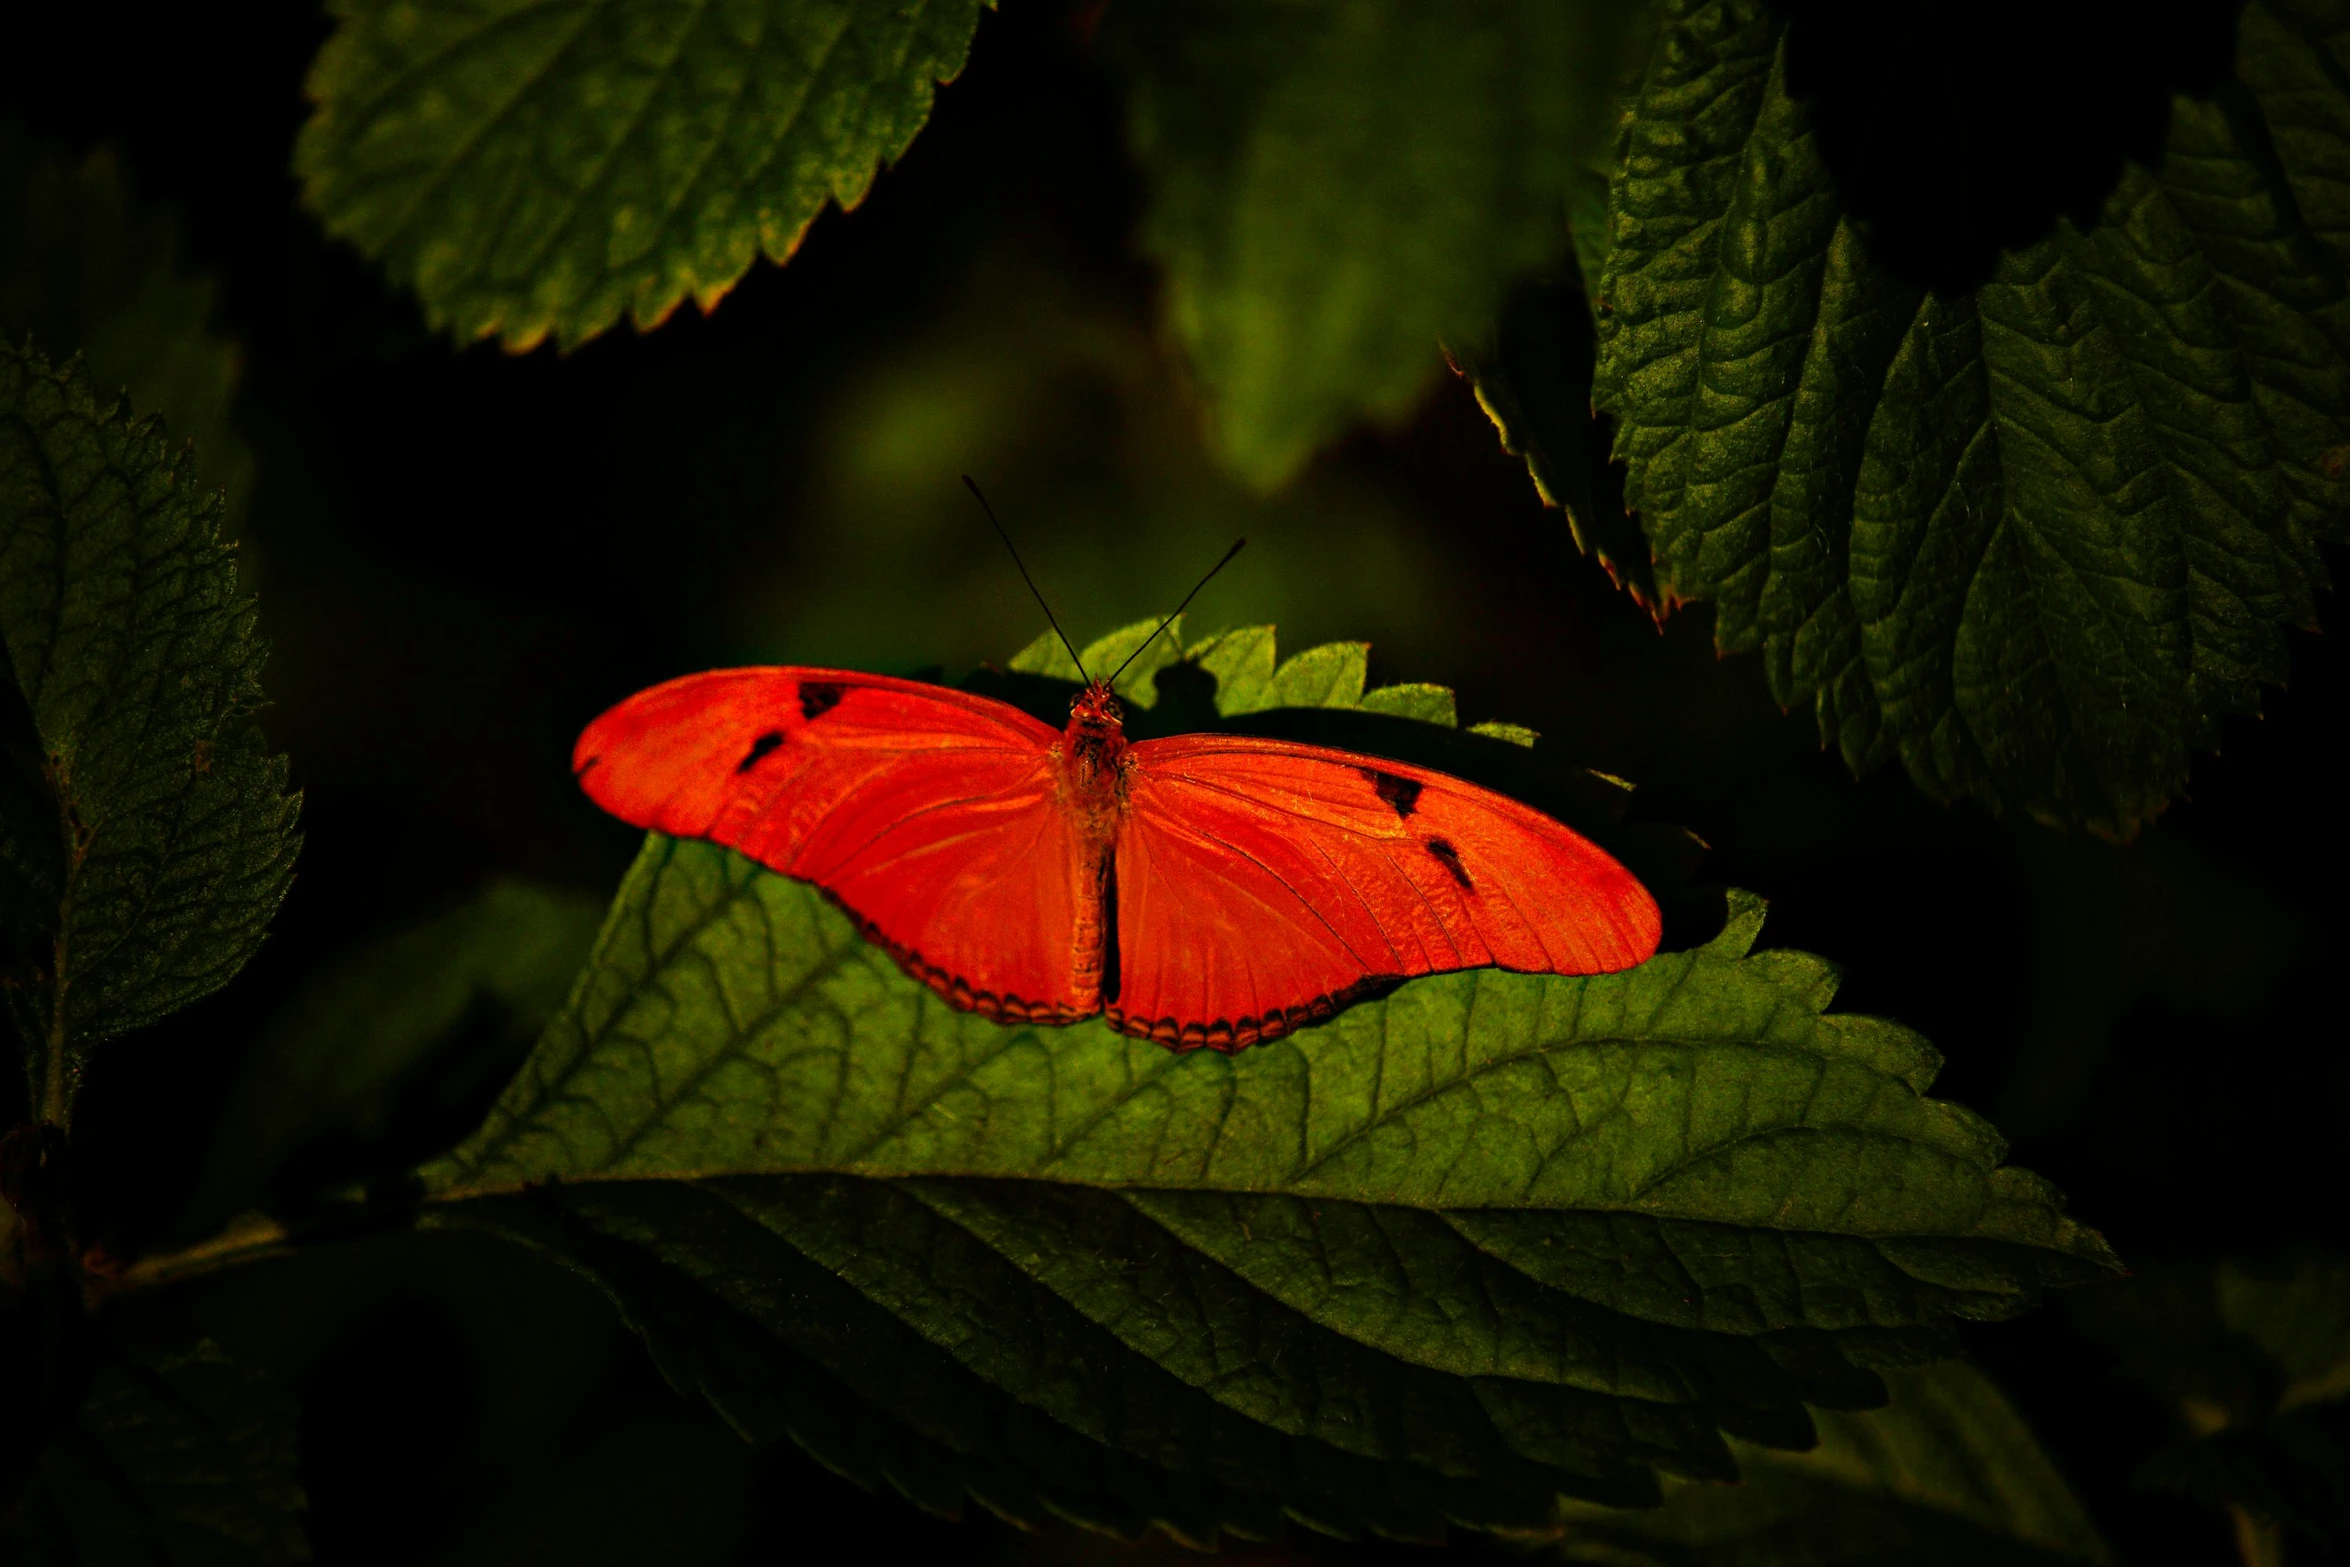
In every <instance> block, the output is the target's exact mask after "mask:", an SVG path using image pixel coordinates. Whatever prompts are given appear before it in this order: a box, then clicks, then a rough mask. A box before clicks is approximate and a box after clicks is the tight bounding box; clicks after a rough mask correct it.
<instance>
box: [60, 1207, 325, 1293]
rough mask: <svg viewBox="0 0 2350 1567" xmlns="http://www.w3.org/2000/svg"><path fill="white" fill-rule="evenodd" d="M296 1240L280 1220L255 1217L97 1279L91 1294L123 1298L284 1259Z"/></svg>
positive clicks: (94, 1281) (92, 1284)
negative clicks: (210, 1275)
mask: <svg viewBox="0 0 2350 1567" xmlns="http://www.w3.org/2000/svg"><path fill="white" fill-rule="evenodd" d="M295 1239H296V1238H295V1235H294V1233H293V1231H292V1230H290V1229H288V1228H287V1227H286V1226H285V1225H284V1224H282V1223H280V1222H279V1221H277V1220H276V1219H265V1218H261V1217H259V1216H252V1217H248V1218H246V1219H242V1220H239V1221H237V1222H235V1223H233V1224H231V1225H230V1226H229V1227H228V1228H227V1229H225V1230H222V1231H221V1232H220V1233H219V1234H218V1235H215V1236H213V1237H211V1238H210V1239H209V1240H201V1241H198V1242H196V1243H195V1244H194V1245H193V1246H185V1247H182V1248H181V1249H180V1250H178V1251H166V1252H157V1253H155V1254H154V1255H152V1256H146V1257H141V1258H140V1259H139V1260H138V1261H136V1262H134V1263H132V1264H130V1265H129V1266H128V1267H126V1268H123V1269H122V1270H120V1271H119V1272H115V1273H111V1274H104V1275H98V1276H95V1277H93V1278H92V1280H91V1283H90V1290H91V1292H92V1293H93V1294H94V1295H98V1296H107V1295H123V1294H128V1293H130V1292H131V1291H133V1290H141V1289H149V1288H152V1287H154V1286H155V1285H158V1284H176V1283H178V1282H179V1281H181V1280H183V1279H193V1278H200V1277H202V1276H203V1275H205V1274H207V1273H217V1272H219V1271H221V1270H222V1269H224V1268H233V1267H237V1266H239V1265H240V1264H243V1263H248V1262H260V1261H262V1260H263V1259H265V1258H269V1257H277V1256H283V1255H285V1254H286V1253H287V1252H290V1251H292V1250H293V1249H294V1245H295Z"/></svg>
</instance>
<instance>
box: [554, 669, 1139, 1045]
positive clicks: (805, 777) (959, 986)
mask: <svg viewBox="0 0 2350 1567" xmlns="http://www.w3.org/2000/svg"><path fill="white" fill-rule="evenodd" d="M1056 737H1057V732H1056V731H1055V730H1053V729H1052V728H1050V727H1048V726H1047V725H1044V724H1041V723H1038V722H1037V721H1036V720H1035V719H1033V718H1030V717H1028V716H1027V715H1026V714H1024V713H1022V712H1020V711H1019V710H1017V709H1016V708H1012V707H1009V706H1007V705H1005V704H1004V703H1001V702H995V701H990V700H989V699H987V698H985V697H978V696H973V695H970V694H969V693H966V692H961V691H955V690H952V689H950V688H947V687H942V686H933V685H927V684H924V683H922V682H919V681H912V680H897V679H892V678H890V677H888V676H882V675H863V674H855V673H851V672H848V671H843V670H828V669H805V668H791V667H781V668H763V669H727V670H715V671H712V672H710V673H708V674H702V675H688V676H685V677H683V678H681V679H677V680H672V681H669V682H667V683H666V684H663V685H659V686H655V687H653V688H652V689H651V690H649V691H642V692H639V693H638V694H637V695H635V696H633V697H630V698H629V699H628V700H627V701H625V702H622V703H621V704H620V705H619V706H617V707H615V708H613V709H612V710H611V711H610V712H607V713H606V714H604V715H603V716H602V717H601V718H599V719H597V720H596V721H595V722H594V723H593V724H590V725H589V726H588V728H587V730H586V731H585V732H584V733H583V734H582V735H581V736H580V738H579V744H578V746H577V748H576V749H575V751H574V753H573V768H574V770H575V771H576V772H577V773H578V775H579V781H580V785H581V787H582V788H583V789H585V790H586V791H587V793H588V794H589V796H590V797H591V798H593V799H594V800H595V801H596V803H597V804H599V805H601V806H603V807H604V808H605V809H606V810H608V811H611V812H612V813H613V814H614V815H616V816H618V817H620V818H621V819H622V820H624V821H628V822H631V823H633V824H635V825H637V826H640V827H649V828H653V829H655V830H657V831H660V832H665V833H669V834H671V835H673V836H677V837H688V838H703V839H707V840H709V841H710V842H713V843H718V844H722V845H724V846H726V847H728V848H731V849H736V850H739V851H741V852H742V853H744V854H746V855H749V856H750V857H751V858H752V859H755V860H757V861H758V862H759V863H760V864H762V865H765V866H767V867H768V868H769V869H771V870H776V871H781V872H783V873H784V874H785V875H788V876H795V877H798V878H800V879H801V880H803V881H808V882H812V883H814V884H815V885H817V886H819V887H821V888H823V889H824V891H825V892H827V893H828V894H830V895H831V896H832V898H833V899H834V900H835V901H836V902H838V903H839V904H840V905H841V906H842V907H843V908H845V909H846V910H847V911H848V912H849V913H850V914H851V915H852V916H854V917H855V918H856V920H857V921H858V924H859V926H860V927H861V928H862V929H863V930H864V932H865V933H866V934H867V935H868V936H870V937H871V938H873V939H874V940H875V941H877V942H879V943H880V944H881V945H882V946H883V947H885V948H886V949H888V951H889V952H890V953H891V955H892V956H893V957H895V958H896V959H897V960H898V962H899V963H900V964H901V965H902V966H903V967H904V968H905V969H906V970H907V971H908V972H909V973H912V974H913V975H915V976H916V977H917V978H919V979H921V980H923V981H924V982H925V983H927V984H929V985H930V986H931V987H932V988H933V989H935V990H937V991H938V992H939V993H940V994H942V995H944V996H946V997H947V998H948V999H950V1000H952V1001H954V1002H955V1003H956V1004H957V1005H959V1006H966V1007H970V1008H973V1009H975V1010H978V1011H981V1012H985V1013H987V1014H988V1015H990V1016H994V1017H999V1018H1010V1019H1015V1020H1018V1019H1027V1018H1041V1019H1049V1020H1056V1021H1059V1020H1066V1019H1069V1018H1074V1017H1082V1016H1088V1015H1090V1014H1091V1013H1092V1012H1093V1011H1094V1010H1095V1008H1096V1006H1097V1005H1098V993H1097V990H1096V969H1097V967H1098V956H1091V955H1089V954H1088V953H1087V952H1086V951H1085V949H1084V943H1083V941H1082V940H1081V939H1080V937H1079V932H1080V930H1081V928H1090V926H1091V923H1092V922H1093V921H1094V919H1095V915H1094V912H1093V902H1092V900H1093V899H1094V898H1095V896H1096V892H1095V889H1094V888H1093V886H1092V885H1091V884H1090V882H1089V881H1088V879H1087V875H1086V866H1085V864H1084V863H1083V855H1082V852H1081V849H1082V846H1081V845H1080V844H1079V843H1078V842H1077V841H1076V838H1075V836H1074V834H1073V832H1072V827H1071V823H1070V821H1069V820H1068V814H1067V812H1066V811H1064V810H1062V809H1060V808H1059V806H1058V803H1057V800H1056V797H1055V792H1054V772H1053V766H1052V745H1053V742H1054V740H1055V738H1056Z"/></svg>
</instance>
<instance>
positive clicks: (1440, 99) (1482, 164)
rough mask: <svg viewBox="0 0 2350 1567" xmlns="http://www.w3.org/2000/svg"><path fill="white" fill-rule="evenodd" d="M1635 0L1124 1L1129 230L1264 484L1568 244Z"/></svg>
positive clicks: (1387, 415) (1224, 434)
mask: <svg viewBox="0 0 2350 1567" xmlns="http://www.w3.org/2000/svg"><path fill="white" fill-rule="evenodd" d="M1641 14H1642V12H1641V8H1639V7H1634V6H1628V5H1622V4H1616V3H1612V0H1570V3H1557V0H1371V3H1365V0H1343V3H1342V0H1298V3H1289V4H1281V5H1266V4H1261V3H1256V0H1220V3H1217V4H1212V5H1210V4H1201V3H1198V0H1189V3H1175V0H1140V3H1134V4H1121V5H1118V6H1116V7H1113V8H1112V9H1111V12H1110V15H1109V20H1108V22H1107V24H1106V28H1105V36H1106V38H1107V41H1108V43H1109V45H1110V47H1111V49H1112V51H1113V53H1114V54H1115V55H1116V56H1117V57H1118V58H1119V59H1120V60H1121V61H1122V62H1123V63H1124V64H1125V65H1126V67H1127V71H1128V74H1129V76H1130V77H1131V79H1132V81H1133V97H1132V117H1131V125H1132V137H1133V143H1134V148H1135V151H1136V155H1137V156H1138V158H1139V159H1140V161H1141V163H1142V165H1143V168H1144V171H1145V172H1146V173H1147V174H1148V175H1149V177H1150V180H1151V207H1150V210H1149V214H1148V216H1147V217H1146V219H1145V222H1144V240H1145V243H1146V244H1147V245H1148V246H1149V248H1150V250H1151V251H1152V252H1153V254H1155V255H1156V256H1157V257H1158V258H1159V260H1160V261H1161V262H1162V263H1163V264H1164V265H1165V267H1166V269H1167V274H1168V291H1169V301H1168V303H1169V311H1170V314H1171V316H1172V320H1173V324H1174V328H1175V331H1176V334H1177V336H1178V337H1179V338H1180V339H1181V340H1182V342H1183V344H1184V346H1185V347H1186V349H1188V350H1189V352H1190V355H1191V358H1192V363H1193V365H1194V367H1195V368H1196V370H1197V372H1198V374H1199V377H1200V380H1201V382H1202V384H1203V387H1204V389H1205V391H1206V393H1207V397H1208V400H1209V424H1210V428H1211V431H1212V433H1213V435H1214V437H1215V444H1216V446H1217V448H1218V449H1219V451H1220V453H1221V455H1222V456H1223V458H1224V460H1225V461H1226V462H1227V463H1228V464H1229V466H1230V467H1231V468H1232V469H1233V471H1234V472H1235V473H1237V474H1239V475H1240V476H1242V477H1243V478H1246V479H1248V480H1249V481H1251V482H1253V483H1256V484H1259V485H1264V486H1271V485H1274V484H1278V483H1280V482H1281V481H1282V480H1283V479H1285V478H1287V477H1288V476H1289V475H1290V474H1292V473H1294V472H1295V471H1296V470H1297V468H1298V467H1299V466H1300V465H1301V464H1303V463H1304V462H1305V460H1306V459H1307V458H1308V457H1309V456H1311V455H1312V454H1313V452H1314V450H1315V449H1316V448H1317V447H1319V446H1321V445H1323V444H1324V443H1326V442H1328V441H1329V440H1330V439H1331V438H1332V437H1334V436H1336V435H1338V434H1339V433H1340V432H1341V431H1343V430H1344V429H1345V428H1346V427H1347V426H1349V425H1350V424H1353V423H1354V422H1356V421H1357V420H1360V419H1364V418H1370V419H1374V420H1379V421H1383V422H1390V423H1392V422H1394V421H1396V420H1399V419H1401V418H1402V417H1403V416H1404V415H1405V414H1407V413H1408V412H1409V411H1410V410H1411V408H1412V407H1413V405H1414V404H1416V403H1417V402H1418V401H1419V399H1420V398H1421V397H1422V396H1423V395H1425V393H1426V392H1427V390H1428V388H1429V386H1430V384H1431V383H1432V382H1433V381H1434V379H1435V377H1436V375H1437V373H1438V369H1439V366H1440V364H1441V360H1440V358H1439V353H1438V348H1437V344H1438V342H1439V340H1440V339H1442V340H1448V341H1449V340H1457V339H1460V338H1463V337H1466V336H1469V335H1472V334H1474V333H1476V332H1479V331H1482V330H1483V329H1484V328H1485V326H1486V325H1487V324H1488V323H1490V321H1491V320H1492V317H1493V314H1494V311H1495V310H1496V308H1497V307H1498V306H1499V305H1500V303H1501V299H1502V295H1503V293H1504V291H1505V290H1506V289H1507V288H1508V286H1509V285H1510V284H1511V283H1513V282H1514V281H1516V280H1517V279H1518V278H1520V277H1522V276H1524V275H1526V274H1529V273H1532V272H1534V271H1537V270H1539V269H1541V268H1543V267H1544V266H1546V265H1548V264H1549V263H1552V262H1555V261H1559V260H1563V259H1564V258H1565V256H1566V255H1567V251H1568V243H1567V235H1566V212H1567V204H1568V201H1569V198H1570V196H1571V195H1572V193H1573V192H1574V191H1575V189H1576V188H1577V187H1578V184H1579V183H1581V182H1584V181H1586V180H1587V178H1588V176H1587V175H1585V174H1584V173H1583V172H1582V160H1583V157H1584V155H1585V154H1586V153H1587V151H1588V150H1589V147H1590V144H1591V143H1592V142H1593V141H1594V140H1596V139H1597V138H1598V136H1599V135H1600V132H1601V121H1602V120H1603V118H1604V108H1605V101H1606V92H1607V87H1608V85H1609V83H1610V81H1611V79H1612V77H1613V76H1614V74H1615V71H1616V67H1617V62H1618V60H1619V58H1620V57H1621V53H1622V51H1623V49H1624V48H1625V40H1626V36H1627V34H1628V33H1630V32H1631V31H1632V30H1633V26H1634V23H1635V21H1636V20H1637V18H1638V17H1639V16H1640V15H1641Z"/></svg>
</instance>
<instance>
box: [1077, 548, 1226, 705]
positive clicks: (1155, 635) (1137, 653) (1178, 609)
mask: <svg viewBox="0 0 2350 1567" xmlns="http://www.w3.org/2000/svg"><path fill="white" fill-rule="evenodd" d="M1247 543H1248V540H1246V539H1234V540H1233V541H1232V548H1230V549H1228V550H1226V551H1225V552H1224V558H1223V559H1222V560H1220V561H1218V562H1216V564H1214V565H1213V566H1210V567H1209V568H1208V574H1207V575H1206V576H1204V577H1202V578H1200V579H1199V581H1198V582H1196V583H1194V584H1193V585H1192V589H1191V591H1190V592H1189V593H1186V594H1184V595H1183V602H1182V603H1180V604H1178V605H1176V606H1175V614H1174V615H1169V616H1168V617H1167V618H1166V619H1165V620H1162V621H1160V622H1159V631H1164V630H1166V629H1167V628H1168V627H1169V626H1172V625H1173V624H1175V618H1176V616H1177V615H1181V614H1182V613H1183V612H1184V611H1185V610H1187V609H1189V608H1190V607H1191V601H1192V600H1193V599H1195V598H1198V597H1199V590H1200V589H1201V588H1204V587H1206V586H1207V585H1208V584H1209V583H1210V582H1212V581H1214V580H1215V576H1216V573H1217V572H1219V571H1222V570H1223V569H1224V568H1225V567H1226V566H1229V565H1231V564H1232V557H1233V556H1235V555H1237V554H1239V553H1240V552H1241V550H1242V548H1243V547H1244V546H1246V545H1247ZM1159 631H1154V632H1152V633H1151V634H1150V635H1149V636H1147V637H1144V638H1143V639H1142V647H1138V648H1136V649H1135V650H1134V651H1133V652H1131V653H1129V654H1127V655H1126V664H1131V663H1133V662H1134V661H1135V660H1136V659H1138V658H1140V657H1142V648H1144V647H1149V646H1150V645H1151V644H1152V643H1153V642H1156V641H1158V640H1159ZM1126 664H1120V665H1119V666H1118V674H1116V675H1112V676H1110V678H1109V680H1108V682H1107V683H1108V684H1110V685H1113V686H1114V685H1116V684H1117V683H1118V675H1122V674H1124V673H1126Z"/></svg>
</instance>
